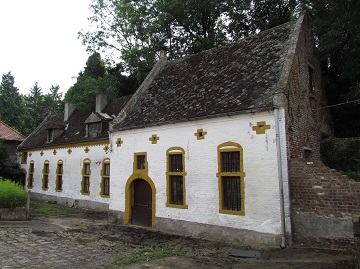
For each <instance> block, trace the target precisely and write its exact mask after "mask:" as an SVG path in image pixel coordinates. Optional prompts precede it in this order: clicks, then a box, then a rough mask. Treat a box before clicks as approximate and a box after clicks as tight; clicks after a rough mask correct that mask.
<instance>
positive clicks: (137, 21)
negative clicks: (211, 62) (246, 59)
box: [79, 0, 297, 81]
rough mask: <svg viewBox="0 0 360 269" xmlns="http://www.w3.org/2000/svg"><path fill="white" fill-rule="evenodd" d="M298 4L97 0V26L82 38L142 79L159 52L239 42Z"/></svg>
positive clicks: (234, 0)
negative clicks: (115, 57) (117, 58)
mask: <svg viewBox="0 0 360 269" xmlns="http://www.w3.org/2000/svg"><path fill="white" fill-rule="evenodd" d="M296 7H297V5H296V1H295V0H288V1H277V0H271V1H255V0H254V1H251V0H231V1H229V0H203V1H197V0H138V1H131V0H93V1H92V4H91V10H92V13H93V16H91V17H90V18H89V20H90V22H91V23H92V24H93V25H94V26H95V27H94V28H95V30H94V31H88V32H84V31H82V32H80V33H79V37H80V38H81V39H82V42H83V44H84V45H86V46H87V50H88V51H91V52H94V51H102V52H108V53H109V55H111V57H113V55H118V56H119V57H120V64H121V65H122V66H123V68H124V71H126V72H128V73H130V74H134V75H135V76H136V77H137V79H138V80H139V81H142V80H143V79H144V77H145V76H146V74H147V73H148V72H149V71H150V70H151V68H152V66H153V65H154V63H155V61H156V59H157V58H158V57H159V54H158V53H159V51H161V50H166V51H167V53H168V56H169V58H170V59H174V58H178V57H183V56H185V55H189V54H193V53H197V52H200V51H203V50H207V49H210V48H213V47H216V46H219V45H221V44H224V43H225V42H228V41H234V40H239V39H241V38H243V37H244V36H247V35H249V34H251V33H253V32H256V31H258V30H264V29H267V28H270V27H273V26H276V25H278V24H281V23H284V22H287V21H289V20H290V19H292V18H293V17H294V13H295V12H296Z"/></svg>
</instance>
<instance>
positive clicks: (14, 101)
mask: <svg viewBox="0 0 360 269" xmlns="http://www.w3.org/2000/svg"><path fill="white" fill-rule="evenodd" d="M14 83H15V77H14V76H13V75H12V74H11V72H8V73H7V74H5V75H3V76H2V80H1V84H0V115H1V119H2V120H3V121H4V122H5V123H6V124H8V125H9V126H11V127H12V128H14V129H16V130H17V131H19V132H20V133H22V134H23V135H28V134H30V133H31V132H32V131H33V130H34V129H35V128H36V126H38V125H39V124H40V123H41V122H42V121H43V120H44V118H45V117H46V115H48V114H49V113H52V112H57V111H62V110H63V102H62V100H61V99H62V93H60V92H59V89H60V87H59V86H58V85H56V86H51V88H50V89H49V93H47V94H43V93H42V89H41V87H40V86H39V84H38V83H37V82H36V83H35V84H34V86H33V87H32V88H31V89H30V91H29V93H28V94H27V95H22V94H20V93H19V89H18V88H16V87H15V86H14Z"/></svg>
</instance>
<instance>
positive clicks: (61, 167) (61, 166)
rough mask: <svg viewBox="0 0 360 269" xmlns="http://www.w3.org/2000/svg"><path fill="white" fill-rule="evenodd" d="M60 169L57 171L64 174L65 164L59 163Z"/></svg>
mask: <svg viewBox="0 0 360 269" xmlns="http://www.w3.org/2000/svg"><path fill="white" fill-rule="evenodd" d="M57 170H58V171H57V173H58V174H62V173H63V165H62V163H58V169H57Z"/></svg>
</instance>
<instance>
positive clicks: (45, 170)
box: [42, 160, 50, 191]
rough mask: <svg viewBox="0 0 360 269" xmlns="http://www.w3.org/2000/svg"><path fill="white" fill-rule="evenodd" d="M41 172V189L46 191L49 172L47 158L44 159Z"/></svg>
mask: <svg viewBox="0 0 360 269" xmlns="http://www.w3.org/2000/svg"><path fill="white" fill-rule="evenodd" d="M42 173H43V178H42V189H43V191H47V190H48V189H49V173H50V168H49V161H48V160H46V161H45V162H44V168H43V170H42Z"/></svg>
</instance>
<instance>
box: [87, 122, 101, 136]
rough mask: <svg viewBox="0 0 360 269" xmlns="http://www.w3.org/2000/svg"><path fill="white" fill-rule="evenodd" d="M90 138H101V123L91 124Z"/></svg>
mask: <svg viewBox="0 0 360 269" xmlns="http://www.w3.org/2000/svg"><path fill="white" fill-rule="evenodd" d="M88 126H89V137H98V136H101V122H96V123H89V125H88Z"/></svg>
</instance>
